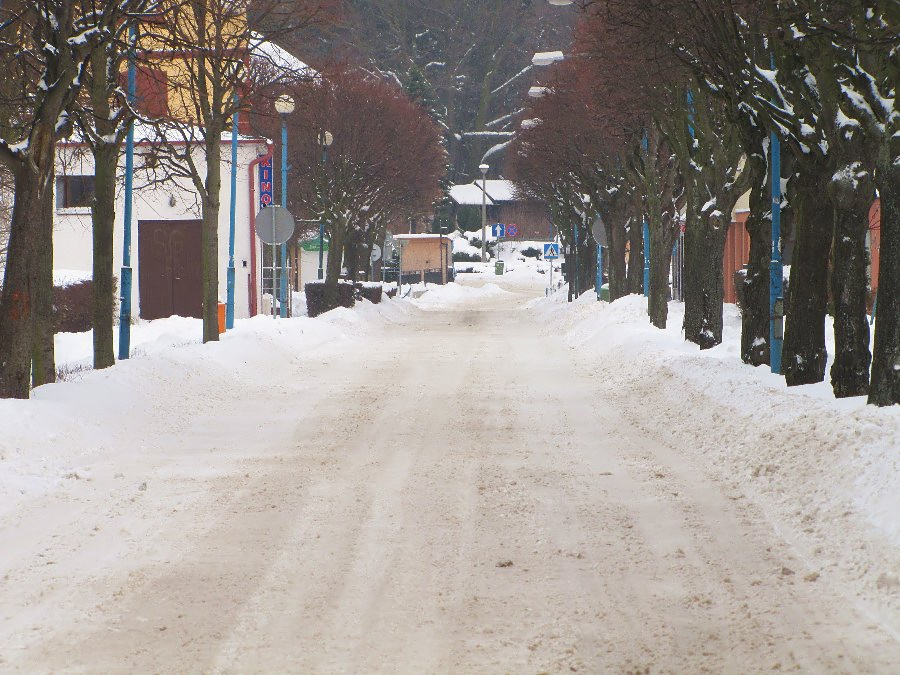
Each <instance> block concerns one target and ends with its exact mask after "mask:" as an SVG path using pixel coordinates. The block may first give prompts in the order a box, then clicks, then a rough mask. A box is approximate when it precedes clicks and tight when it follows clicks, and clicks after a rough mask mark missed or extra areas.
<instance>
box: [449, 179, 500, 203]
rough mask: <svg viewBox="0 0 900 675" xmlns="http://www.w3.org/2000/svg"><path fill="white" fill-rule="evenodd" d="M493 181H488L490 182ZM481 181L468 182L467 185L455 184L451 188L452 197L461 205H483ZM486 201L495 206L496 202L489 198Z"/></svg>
mask: <svg viewBox="0 0 900 675" xmlns="http://www.w3.org/2000/svg"><path fill="white" fill-rule="evenodd" d="M490 182H491V181H488V183H490ZM482 194H483V193H482V192H481V182H480V181H479V182H478V184H475V183H466V184H465V185H454V186H452V187H451V188H450V199H452V200H453V201H455V202H456V203H457V204H459V205H460V206H476V205H477V206H481V200H482ZM485 203H486V204H487V205H488V206H493V205H494V202H493V200H491V199H490V198H488V199H487V200H486V201H485Z"/></svg>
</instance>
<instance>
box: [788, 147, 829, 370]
mask: <svg viewBox="0 0 900 675" xmlns="http://www.w3.org/2000/svg"><path fill="white" fill-rule="evenodd" d="M811 163H812V162H805V163H804V165H801V167H800V173H798V174H797V175H796V180H797V190H796V199H795V200H792V201H799V209H798V211H797V219H796V232H797V242H796V244H795V246H794V256H793V260H792V263H791V280H790V288H789V289H788V290H789V293H790V302H789V303H788V311H787V318H786V322H785V331H784V346H783V350H784V355H783V358H782V370H783V372H784V376H785V380H786V381H787V384H788V386H789V387H793V386H797V385H802V384H813V383H815V382H821V381H823V380H824V379H825V364H826V360H827V355H828V354H827V350H826V348H825V313H826V304H827V296H828V255H829V252H830V250H831V237H832V230H833V225H834V209H833V207H832V206H831V204H830V203H829V202H828V200H826V199H823V194H824V193H825V192H824V187H825V186H824V185H823V181H824V180H825V179H826V178H825V177H824V176H823V175H822V174H823V172H821V171H820V172H818V173H813V171H811V170H810V169H809V168H808V166H806V165H808V164H811ZM824 173H828V172H827V171H826V172H824ZM827 178H828V179H830V178H831V175H830V174H829V175H828V176H827Z"/></svg>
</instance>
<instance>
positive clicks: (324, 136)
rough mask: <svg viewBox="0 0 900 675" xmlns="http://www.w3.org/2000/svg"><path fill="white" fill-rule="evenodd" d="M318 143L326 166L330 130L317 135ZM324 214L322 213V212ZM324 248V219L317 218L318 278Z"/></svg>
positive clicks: (321, 268)
mask: <svg viewBox="0 0 900 675" xmlns="http://www.w3.org/2000/svg"><path fill="white" fill-rule="evenodd" d="M319 143H320V144H321V145H322V167H323V168H324V169H327V168H328V148H330V147H331V144H332V143H334V136H333V135H332V134H331V132H330V131H326V132H325V133H323V134H322V135H321V136H320V137H319ZM322 215H324V213H323V214H322ZM324 250H325V221H324V220H323V219H319V279H324V278H325V269H324V267H323V266H322V261H323V258H324V255H323V252H324Z"/></svg>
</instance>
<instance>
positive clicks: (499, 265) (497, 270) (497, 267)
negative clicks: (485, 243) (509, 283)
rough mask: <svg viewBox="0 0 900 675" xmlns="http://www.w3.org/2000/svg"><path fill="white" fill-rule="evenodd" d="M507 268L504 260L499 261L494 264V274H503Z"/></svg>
mask: <svg viewBox="0 0 900 675" xmlns="http://www.w3.org/2000/svg"><path fill="white" fill-rule="evenodd" d="M505 267H506V262H505V261H504V260H497V261H495V262H494V274H500V275H502V274H503V271H504V268H505Z"/></svg>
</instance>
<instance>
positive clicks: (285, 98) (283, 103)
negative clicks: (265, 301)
mask: <svg viewBox="0 0 900 675" xmlns="http://www.w3.org/2000/svg"><path fill="white" fill-rule="evenodd" d="M275 112H277V113H278V114H279V115H281V206H282V207H283V208H284V209H285V210H287V172H288V166H287V116H288V115H290V114H291V113H292V112H294V99H293V98H291V97H290V96H289V95H288V94H282V95H281V96H279V97H278V98H277V99H276V101H275ZM272 253H273V257H272V296H273V297H274V296H275V257H274V253H275V250H274V249H273V250H272ZM280 281H281V283H280V288H279V293H278V295H279V296H280V297H279V299H280V300H281V303H280V306H279V311H278V314H279V315H280V316H281V318H282V319H284V318H286V317H287V294H288V284H287V243H284V244H282V245H281V279H280Z"/></svg>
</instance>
